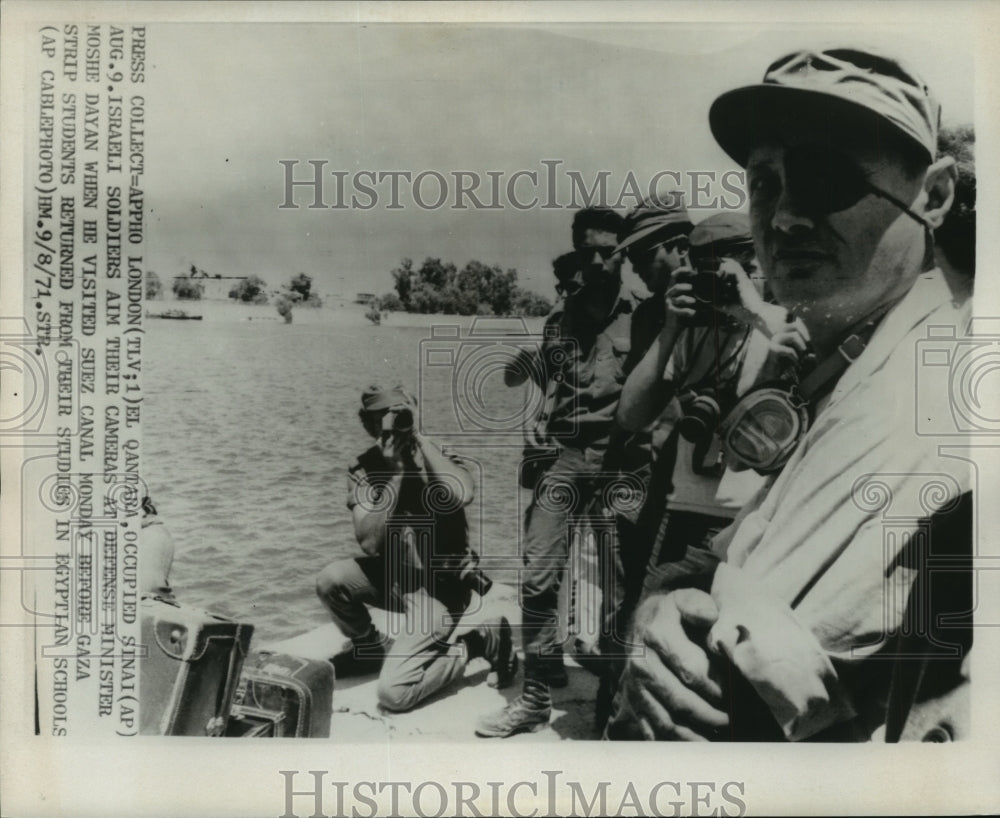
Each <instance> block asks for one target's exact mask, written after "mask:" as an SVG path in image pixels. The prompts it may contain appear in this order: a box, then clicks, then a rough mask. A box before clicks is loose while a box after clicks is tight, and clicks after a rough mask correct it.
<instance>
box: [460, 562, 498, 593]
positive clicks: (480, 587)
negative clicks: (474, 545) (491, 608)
mask: <svg viewBox="0 0 1000 818" xmlns="http://www.w3.org/2000/svg"><path fill="white" fill-rule="evenodd" d="M465 560H466V562H465V565H464V566H463V569H462V574H461V576H462V582H463V584H465V585H466V587H468V588H469V589H470V590H472V591H475V592H476V593H477V594H479V596H486V594H488V593H489V592H490V588H492V587H493V580H492V579H490V578H489V577H488V576H486V574H485V573H484V572H483V569H482V568H480V567H479V553H478V552H477V551H469V552H468V554H466V556H465Z"/></svg>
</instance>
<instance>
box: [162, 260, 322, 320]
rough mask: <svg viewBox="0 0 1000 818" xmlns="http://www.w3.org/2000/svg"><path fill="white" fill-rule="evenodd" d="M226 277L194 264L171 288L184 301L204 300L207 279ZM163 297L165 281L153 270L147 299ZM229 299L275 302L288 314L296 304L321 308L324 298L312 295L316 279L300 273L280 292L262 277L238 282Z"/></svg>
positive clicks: (247, 302)
mask: <svg viewBox="0 0 1000 818" xmlns="http://www.w3.org/2000/svg"><path fill="white" fill-rule="evenodd" d="M209 278H217V279H218V278H222V276H221V275H216V276H210V275H209V274H208V273H206V272H205V271H204V270H201V269H199V268H198V267H197V266H196V265H194V264H192V265H191V268H190V270H189V271H188V273H187V275H183V276H176V277H175V278H174V281H173V285H172V286H171V289H172V290H173V293H174V296H175V297H176V298H177V299H178V300H180V301H200V300H201V298H202V296H204V294H205V285H204V283H203V282H204V280H205V279H209ZM162 294H163V282H162V281H160V277H159V276H158V275H157V274H156V273H155V272H153V271H152V270H149V271H147V273H146V298H147V299H157V298H159V297H160V296H161V295H162ZM229 297H230V298H232V299H233V300H234V301H241V302H243V303H245V304H268V303H273V304H274V305H275V307H277V309H278V312H279V313H281V314H282V315H284V312H283V309H285V308H287V309H290V308H291V307H292V306H293V305H295V304H304V305H306V306H309V307H321V306H322V305H323V302H322V300H321V299H320V297H319V296H318V295H317V294H316V293H314V292H312V277H311V276H307V275H306V274H305V273H299V274H298V275H296V276H293V277H292V279H291V280H290V281H289V282H288V283H287V284H284V285H282V286H281V287H280V288H279V289H277V290H271V289H269V288H268V284H267V282H266V281H264V279H262V278H261V277H260V276H255V275H254V276H247V277H246V278H242V279H240V280H239V281H237V282H236V283H235V284H233V286H232V287H231V288H230V289H229Z"/></svg>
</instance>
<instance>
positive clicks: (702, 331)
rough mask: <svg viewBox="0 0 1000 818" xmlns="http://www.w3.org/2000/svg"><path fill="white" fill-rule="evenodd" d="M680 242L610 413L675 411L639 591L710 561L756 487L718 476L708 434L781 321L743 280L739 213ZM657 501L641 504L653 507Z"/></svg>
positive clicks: (647, 415)
mask: <svg viewBox="0 0 1000 818" xmlns="http://www.w3.org/2000/svg"><path fill="white" fill-rule="evenodd" d="M687 244H688V246H689V248H690V249H689V251H688V255H687V257H686V258H685V259H684V263H683V264H680V265H677V266H675V267H674V269H673V270H672V272H671V274H670V280H669V286H668V287H666V288H665V289H666V293H665V297H664V298H663V299H662V300H663V302H664V304H665V308H664V320H663V323H662V329H661V330H660V332H659V335H658V336H657V337H656V339H655V341H654V342H653V344H652V345H651V346H650V347H649V349H648V351H647V353H646V355H645V357H644V358H643V359H642V360H641V361H640V362H639V363H638V365H637V366H636V367H635V369H634V370H633V372H632V374H630V376H629V379H628V381H627V382H626V384H625V388H624V390H623V391H622V399H621V402H620V403H619V408H618V421H619V423H620V424H621V425H622V426H623V427H624V428H626V429H634V430H640V429H642V428H644V426H645V425H646V424H647V423H649V422H650V420H652V419H653V418H655V417H656V416H657V415H658V414H659V413H660V412H661V411H662V410H663V407H664V406H666V405H667V404H668V403H670V402H671V401H672V400H673V399H675V398H676V399H677V401H678V402H679V404H680V417H679V418H678V419H677V420H676V423H675V425H674V428H673V430H672V435H673V437H672V440H671V442H672V443H673V444H675V446H676V448H675V449H674V450H673V451H674V452H675V453H676V456H675V459H674V461H673V463H672V464H668V465H672V466H673V471H672V475H671V479H670V481H669V482H670V484H671V487H670V493H669V495H667V511H666V516H665V518H664V519H663V520H662V522H661V525H660V528H659V530H658V532H656V534H655V540H654V543H653V547H652V549H651V550H652V552H653V553H652V554H651V555H650V564H649V569H648V571H647V573H646V576H645V582H644V584H645V587H646V589H647V590H650V589H653V588H656V587H660V586H661V585H663V584H664V583H668V582H672V581H676V580H679V579H680V578H681V577H683V576H684V575H685V574H687V573H688V572H689V571H691V572H697V571H698V570H700V569H701V567H702V566H703V563H704V562H705V561H709V562H710V563H714V559H713V558H712V557H711V555H710V554H709V552H708V551H707V550H706V544H707V542H708V540H709V539H710V538H711V536H712V535H714V534H715V533H716V532H718V531H719V530H720V529H721V528H723V527H725V526H726V525H728V524H729V522H730V521H731V520H732V518H733V517H734V516H735V515H736V512H737V511H739V509H740V507H741V506H742V505H743V503H745V502H746V501H747V500H749V499H750V497H751V496H752V495H753V493H754V491H755V490H756V489H757V488H758V487H759V484H760V478H759V477H758V476H757V475H756V474H753V473H748V472H744V473H742V474H735V473H733V472H730V471H727V470H726V467H725V466H726V464H725V461H724V458H723V456H722V452H721V448H720V442H719V438H718V436H717V434H716V430H717V427H718V424H719V421H720V419H721V417H722V415H724V414H725V412H726V411H727V409H728V407H730V406H732V405H734V404H735V403H736V400H737V397H738V396H739V395H740V394H742V393H743V392H745V391H746V390H747V389H748V388H749V386H750V385H752V384H753V383H754V382H755V380H756V379H757V378H758V377H759V375H760V372H761V370H762V365H763V364H764V362H765V361H766V360H767V357H768V338H769V337H770V336H771V335H772V334H774V333H775V332H777V331H778V330H779V329H782V328H783V326H784V324H785V317H786V312H785V310H784V309H782V308H780V307H777V306H776V305H774V304H768V303H767V302H766V300H765V299H764V296H763V292H762V287H761V285H760V282H759V281H758V282H757V283H755V282H754V281H753V280H752V279H751V277H750V273H751V272H753V271H754V269H755V259H754V248H753V242H752V239H751V237H750V224H749V221H748V220H747V218H746V217H745V216H743V215H741V214H736V213H722V214H719V215H716V216H710V217H709V218H707V219H705V220H704V221H702V222H700V223H699V224H697V225H696V226H695V227H694V228H693V229H692V230H691V233H690V234H689V236H688V240H687ZM663 499H664V497H663V496H662V495H661V496H659V497H653V498H651V501H653V503H658V504H659V506H660V507H662V506H663Z"/></svg>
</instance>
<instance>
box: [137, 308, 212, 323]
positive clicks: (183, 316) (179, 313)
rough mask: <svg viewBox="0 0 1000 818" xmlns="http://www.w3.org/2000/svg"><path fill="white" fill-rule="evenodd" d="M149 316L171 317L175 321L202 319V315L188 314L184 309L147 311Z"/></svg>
mask: <svg viewBox="0 0 1000 818" xmlns="http://www.w3.org/2000/svg"><path fill="white" fill-rule="evenodd" d="M146 317H147V318H170V319H172V320H174V321H201V320H202V316H200V315H188V314H187V313H186V312H185V311H184V310H176V309H171V310H164V311H163V312H148V311H147V312H146Z"/></svg>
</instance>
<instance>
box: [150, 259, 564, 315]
mask: <svg viewBox="0 0 1000 818" xmlns="http://www.w3.org/2000/svg"><path fill="white" fill-rule="evenodd" d="M517 275H518V274H517V270H514V269H512V268H508V269H507V270H503V269H502V268H501V267H500V266H499V265H496V264H493V265H487V264H484V263H483V262H481V261H475V260H473V261H470V262H468V263H467V264H466V265H465V266H464V267H463V268H462V269H461V270H459V269H458V268H457V267H456V266H455V265H454V264H452V263H451V262H444V261H442V260H441V259H439V258H431V257H428V258H426V259H424V261H423V263H422V264H421V265H420V266H419V267H415V266H414V264H413V260H412V259H409V258H404V259H403V260H402V262H401V263H400V265H399V266H398V267H396V268H395V269H394V270H392V279H393V286H394V291H392V292H388V293H386V294H385V295H383V296H382V297H381V298H378V299H376V301H375V303H373V304H372V305H370V308H369V312H370V313H373V314H376V313H377V314H379V315H380V316H381V313H382V312H417V313H446V314H450V315H498V316H504V315H524V316H538V315H547V314H548V313H549V311H550V310H551V309H552V303H551V302H550V301H549V300H548V299H547V298H545V297H544V296H541V295H538V294H536V293H533V292H530V291H529V290H525V289H523V288H522V287H520V286H519V285H518V283H517ZM208 278H211V276H209V275H208V273H206V272H205V271H204V270H201V269H199V268H198V267H197V266H196V265H194V264H192V265H191V268H190V270H189V271H188V274H187V275H183V276H177V277H175V278H174V280H173V284H172V290H173V293H174V296H175V297H176V298H177V299H178V300H182V301H198V300H200V299H201V298H202V296H203V295H204V292H205V285H204V283H203V281H204V280H205V279H208ZM215 278H221V276H218V275H217V276H215ZM162 292H163V283H162V282H161V281H160V278H159V276H158V275H157V274H156V273H155V272H153V271H152V270H150V271H148V272H147V274H146V297H147V298H148V299H156V298H159V297H160V296H161V294H162ZM229 297H230V298H232V299H233V300H234V301H240V302H243V303H246V304H268V303H272V304H274V305H275V307H276V308H277V310H278V312H279V313H281V314H282V315H285V314H286V312H289V311H290V310H291V308H292V306H294V305H297V304H303V305H306V306H311V307H319V306H322V301H321V300H320V298H319V296H318V295H317V294H316V293H314V292H312V278H311V277H310V276H308V275H306V274H305V273H299V274H298V275H296V276H293V277H292V279H291V280H290V281H289V282H288V283H287V284H285V285H283V286H282V287H281V288H280V289H278V290H271V289H269V287H268V284H267V282H266V281H264V280H263V279H262V278H261V277H260V276H256V275H252V276H248V277H247V278H243V279H240V280H239V281H237V282H236V283H235V284H234V285H233V286H232V287H231V288H230V290H229ZM373 320H374V319H373Z"/></svg>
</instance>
